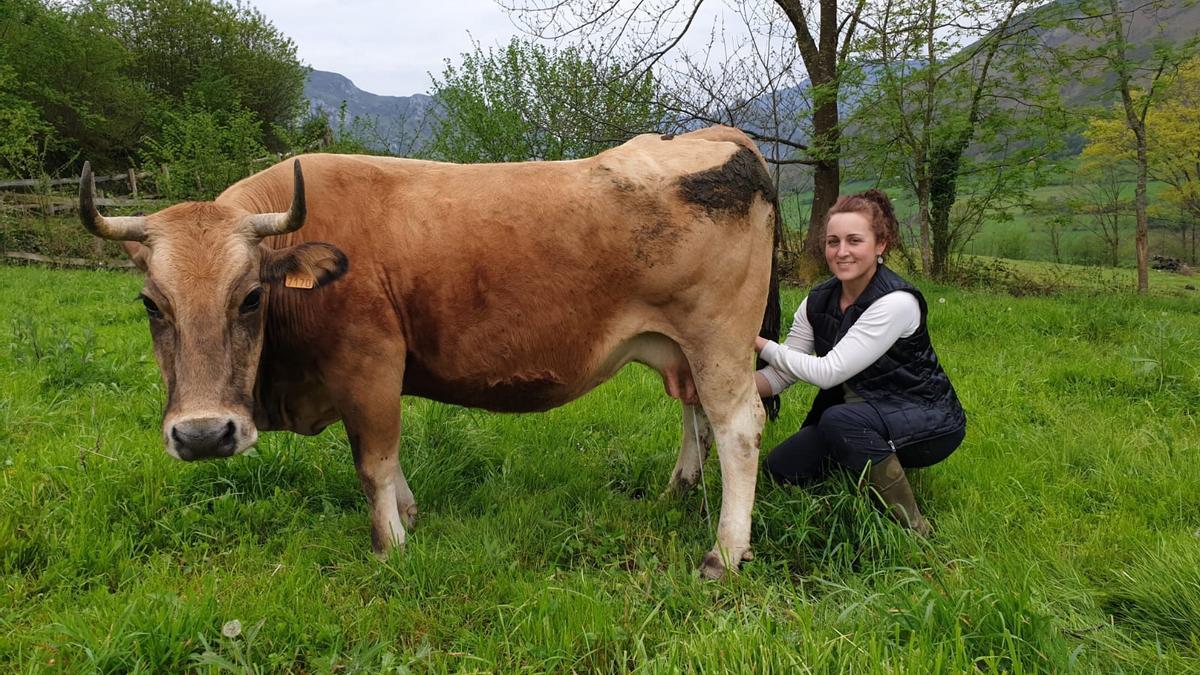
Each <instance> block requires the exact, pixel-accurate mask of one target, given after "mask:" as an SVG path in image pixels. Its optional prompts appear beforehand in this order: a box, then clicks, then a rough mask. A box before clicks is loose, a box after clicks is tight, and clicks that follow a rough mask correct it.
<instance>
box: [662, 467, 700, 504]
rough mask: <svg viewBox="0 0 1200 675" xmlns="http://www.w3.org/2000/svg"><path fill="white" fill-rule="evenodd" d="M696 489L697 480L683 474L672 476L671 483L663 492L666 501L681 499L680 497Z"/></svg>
mask: <svg viewBox="0 0 1200 675" xmlns="http://www.w3.org/2000/svg"><path fill="white" fill-rule="evenodd" d="M695 487H696V478H695V477H693V478H691V479H688V478H686V477H684V476H683V475H682V474H678V473H676V474H671V481H670V482H669V483H667V489H665V490H663V498H664V499H679V498H680V497H682V496H684V495H686V494H687V493H689V492H691V491H692V489H694V488H695Z"/></svg>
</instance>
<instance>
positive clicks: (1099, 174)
mask: <svg viewBox="0 0 1200 675" xmlns="http://www.w3.org/2000/svg"><path fill="white" fill-rule="evenodd" d="M1128 179H1129V177H1128V175H1127V174H1125V173H1124V172H1123V171H1122V170H1121V167H1120V166H1118V165H1117V164H1116V163H1113V162H1108V161H1104V160H1103V159H1100V158H1097V157H1085V158H1084V160H1083V163H1082V165H1081V172H1080V175H1079V176H1078V180H1077V182H1076V188H1075V192H1074V194H1073V195H1072V197H1071V198H1070V199H1069V200H1068V203H1069V204H1070V205H1071V208H1072V209H1074V210H1075V211H1076V212H1077V213H1083V214H1086V215H1087V216H1088V229H1089V230H1091V231H1092V233H1093V234H1095V235H1096V238H1097V239H1099V240H1100V241H1101V242H1102V243H1103V244H1104V248H1105V250H1106V251H1107V252H1108V263H1109V264H1110V265H1112V266H1113V267H1116V266H1117V265H1118V264H1119V263H1120V251H1121V240H1122V234H1123V233H1124V232H1125V230H1126V229H1127V223H1128V220H1129V214H1130V212H1131V211H1132V210H1133V208H1132V206H1133V205H1132V204H1131V203H1130V201H1129V199H1128V198H1127V197H1125V196H1124V194H1123V192H1124V190H1123V188H1124V187H1125V185H1126V184H1127V182H1128Z"/></svg>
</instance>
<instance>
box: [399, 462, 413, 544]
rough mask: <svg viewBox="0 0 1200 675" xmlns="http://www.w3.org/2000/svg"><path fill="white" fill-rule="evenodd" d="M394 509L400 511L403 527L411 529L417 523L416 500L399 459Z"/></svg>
mask: <svg viewBox="0 0 1200 675" xmlns="http://www.w3.org/2000/svg"><path fill="white" fill-rule="evenodd" d="M397 455H399V450H398V449H397ZM396 509H397V510H398V511H399V512H400V521H401V522H402V523H404V527H406V528H407V529H410V530H411V529H413V527H415V526H416V524H417V500H416V498H415V497H413V493H412V490H411V489H409V487H408V480H407V479H406V478H405V477H404V469H402V468H401V467H400V462H399V461H397V462H396Z"/></svg>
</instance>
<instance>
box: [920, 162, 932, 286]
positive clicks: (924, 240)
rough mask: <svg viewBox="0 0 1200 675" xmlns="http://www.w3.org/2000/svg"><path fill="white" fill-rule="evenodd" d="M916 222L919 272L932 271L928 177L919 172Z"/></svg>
mask: <svg viewBox="0 0 1200 675" xmlns="http://www.w3.org/2000/svg"><path fill="white" fill-rule="evenodd" d="M917 222H918V223H920V226H921V271H922V272H924V273H925V274H930V273H932V271H933V258H932V256H931V255H930V251H931V248H930V246H929V176H928V175H926V174H925V172H924V171H921V173H919V174H918V175H917Z"/></svg>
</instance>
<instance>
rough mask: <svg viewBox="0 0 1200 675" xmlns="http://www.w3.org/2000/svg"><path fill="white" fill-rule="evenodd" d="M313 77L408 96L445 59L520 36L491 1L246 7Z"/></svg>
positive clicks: (284, 0) (371, 0)
mask: <svg viewBox="0 0 1200 675" xmlns="http://www.w3.org/2000/svg"><path fill="white" fill-rule="evenodd" d="M251 4H252V5H253V6H254V7H255V8H256V9H257V10H258V11H260V12H262V14H263V15H264V16H266V17H267V19H269V20H270V21H271V23H273V24H274V25H275V27H276V28H278V29H279V30H280V31H282V32H283V33H284V34H285V35H287V36H288V37H290V38H291V39H292V40H293V41H294V42H295V43H296V47H297V53H298V55H299V57H300V60H301V61H302V62H304V63H305V64H306V65H309V66H312V67H313V68H315V69H317V70H329V71H333V72H336V73H340V74H342V75H345V76H346V77H348V78H350V79H351V80H352V81H353V82H354V84H355V85H356V86H358V88H360V89H363V90H365V91H369V92H371V93H373V94H383V95H388V96H409V95H411V94H415V93H418V92H424V91H426V90H428V89H429V85H430V78H429V73H433V74H435V75H437V74H440V73H441V71H442V67H443V61H444V60H445V59H451V60H452V61H457V60H458V57H459V55H460V54H462V53H464V52H468V51H470V50H471V49H472V39H474V40H475V41H477V42H479V44H481V45H482V46H483V47H484V48H487V47H491V46H495V45H498V44H504V43H506V42H508V40H509V38H510V37H512V36H514V35H517V34H519V31H518V29H517V28H516V27H515V26H514V25H513V23H512V21H511V20H510V19H509V18H508V16H506V15H505V14H504V13H503V12H502V11H501V10H500V8H499V7H498V6H497V5H496V3H495V2H494V0H436V1H435V2H400V1H390V2H389V1H387V0H342V1H340V2H328V1H322V0H253V1H252V3H251Z"/></svg>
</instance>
